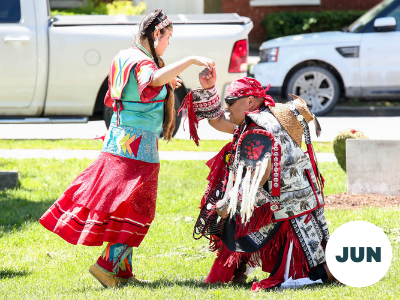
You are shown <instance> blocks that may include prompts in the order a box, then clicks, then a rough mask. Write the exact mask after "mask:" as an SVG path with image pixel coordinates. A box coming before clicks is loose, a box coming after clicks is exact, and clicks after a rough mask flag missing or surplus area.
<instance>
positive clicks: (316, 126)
mask: <svg viewBox="0 0 400 300" xmlns="http://www.w3.org/2000/svg"><path fill="white" fill-rule="evenodd" d="M313 119H314V127H315V133H316V134H317V137H319V136H320V135H321V131H322V129H321V125H320V124H319V122H318V119H317V117H316V116H315V115H313Z"/></svg>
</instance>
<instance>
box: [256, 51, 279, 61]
mask: <svg viewBox="0 0 400 300" xmlns="http://www.w3.org/2000/svg"><path fill="white" fill-rule="evenodd" d="M278 52H279V47H275V48H268V49H263V50H260V62H276V61H278Z"/></svg>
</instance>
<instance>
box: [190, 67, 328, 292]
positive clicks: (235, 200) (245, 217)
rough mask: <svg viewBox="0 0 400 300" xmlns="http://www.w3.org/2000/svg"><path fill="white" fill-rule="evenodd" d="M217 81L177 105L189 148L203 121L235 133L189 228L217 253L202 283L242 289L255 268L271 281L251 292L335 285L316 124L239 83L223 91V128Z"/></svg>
mask: <svg viewBox="0 0 400 300" xmlns="http://www.w3.org/2000/svg"><path fill="white" fill-rule="evenodd" d="M215 80H216V76H215V69H213V72H212V73H210V72H209V71H206V70H205V71H203V73H202V74H201V75H200V82H201V85H202V87H203V89H198V90H195V91H192V93H191V95H188V97H187V98H186V102H185V103H184V104H183V107H184V108H187V109H188V116H189V123H190V124H191V125H192V126H191V127H190V129H191V136H192V137H193V138H194V140H195V141H198V137H197V134H196V125H197V122H198V121H199V120H201V119H204V118H207V119H208V120H209V123H210V124H211V125H212V126H213V127H214V128H216V129H218V130H220V131H223V132H227V133H233V141H232V142H231V143H229V144H227V145H226V146H225V147H224V148H223V149H222V150H221V152H220V153H219V154H218V155H217V156H216V157H214V158H213V159H212V160H210V161H209V162H208V163H207V165H208V166H209V167H210V169H211V172H210V175H209V176H208V178H207V179H208V180H209V185H208V187H207V190H206V192H205V194H204V196H203V199H202V201H201V211H200V215H199V218H198V220H197V222H196V225H195V228H194V235H193V236H194V237H195V238H196V239H197V238H201V237H203V236H204V237H207V238H209V239H210V243H211V247H212V249H213V250H215V251H216V252H217V258H216V259H215V262H214V264H213V266H212V268H211V271H210V274H209V275H208V277H207V278H206V280H205V282H206V283H214V282H230V281H233V282H237V283H241V282H245V281H246V279H247V275H248V273H249V272H250V271H251V269H252V268H254V267H257V266H262V270H263V271H265V272H268V273H270V276H269V277H268V278H266V279H264V280H262V281H261V282H256V283H254V284H253V287H252V290H253V291H258V290H260V289H268V288H272V287H276V286H280V285H282V286H301V285H303V284H313V283H316V282H322V281H332V280H334V278H333V276H332V275H331V274H330V272H329V270H328V268H327V267H326V264H325V246H326V243H327V241H328V239H329V232H328V227H327V223H326V220H325V215H324V208H323V206H324V200H323V193H322V189H323V186H324V181H323V178H322V176H321V174H320V173H319V171H318V167H317V163H316V161H315V159H314V152H313V149H312V145H311V141H310V134H309V129H308V124H307V123H308V122H309V121H310V120H312V119H315V116H313V115H312V114H311V113H310V112H309V110H308V108H307V106H306V104H305V102H304V101H303V100H302V99H300V98H299V97H297V96H293V97H294V98H295V100H294V101H291V102H289V103H288V104H285V105H283V104H275V103H274V101H273V99H272V98H271V97H270V96H268V95H266V91H265V90H264V89H263V87H262V86H261V84H260V83H259V82H258V81H257V80H255V79H253V78H248V77H244V78H241V79H238V80H235V81H234V82H233V83H232V84H231V85H230V86H229V88H228V90H227V93H226V94H227V95H226V97H225V103H226V106H227V111H228V113H229V120H228V119H226V118H225V115H224V114H223V112H222V109H221V102H220V100H219V96H218V94H217V91H216V89H215V86H214V84H215ZM267 90H268V88H267ZM217 112H218V113H217ZM316 128H317V129H318V130H320V128H319V127H318V126H317V127H316ZM303 133H304V136H305V142H306V144H307V149H308V151H307V152H306V153H304V152H303V151H302V150H301V142H302V136H303ZM321 280H322V281H321Z"/></svg>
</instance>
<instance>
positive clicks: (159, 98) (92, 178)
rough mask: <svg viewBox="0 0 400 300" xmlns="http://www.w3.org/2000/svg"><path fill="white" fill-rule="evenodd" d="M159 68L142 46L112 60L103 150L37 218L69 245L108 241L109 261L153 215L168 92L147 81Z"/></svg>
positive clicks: (137, 239) (133, 243)
mask: <svg viewBox="0 0 400 300" xmlns="http://www.w3.org/2000/svg"><path fill="white" fill-rule="evenodd" d="M157 69H158V67H157V65H156V64H155V63H154V61H153V60H152V56H151V55H150V54H149V53H148V52H147V51H146V50H145V49H144V48H143V47H141V46H140V45H135V46H132V47H131V48H129V49H127V50H122V51H120V52H119V53H118V54H117V56H116V57H115V58H114V59H113V61H112V63H111V67H110V74H109V92H108V93H107V96H106V99H105V103H106V105H108V106H110V103H113V107H114V114H113V117H112V119H111V124H110V128H109V130H108V132H107V135H106V137H105V140H104V143H103V147H102V150H101V153H100V155H99V157H98V158H97V159H96V160H95V161H94V162H93V163H92V164H91V165H90V166H89V167H88V168H87V169H86V170H84V171H83V172H82V173H81V174H80V175H79V176H78V177H77V178H76V179H75V180H74V181H73V182H72V183H71V185H70V186H69V187H68V188H67V190H66V191H65V192H64V194H63V195H62V196H61V197H60V198H59V199H58V200H57V201H56V202H55V203H54V204H53V205H52V206H51V207H50V208H49V209H48V210H47V211H46V212H45V213H44V215H43V216H42V217H41V218H40V220H39V221H40V223H41V224H42V225H43V226H44V227H45V228H47V229H48V230H50V231H52V232H54V233H56V234H58V235H59V236H60V237H62V238H63V239H64V240H66V241H67V242H69V243H71V244H75V245H76V244H82V245H87V246H101V245H102V244H103V242H110V244H109V246H108V247H107V248H106V250H105V252H106V253H103V254H104V255H102V256H103V257H107V260H108V258H109V256H110V255H111V256H112V253H111V254H110V248H111V250H112V248H113V247H114V248H115V247H116V246H118V247H119V248H120V249H119V250H118V251H117V252H118V253H120V252H121V251H122V252H124V253H125V254H124V257H123V258H122V260H123V259H124V258H126V257H127V256H128V254H129V253H131V247H138V246H139V245H140V243H141V242H142V240H143V238H144V237H145V235H146V234H147V232H148V230H149V227H150V224H151V222H152V221H153V219H154V216H155V208H156V196H157V182H158V173H159V168H160V163H159V157H158V137H159V135H160V132H161V130H162V124H163V120H164V101H165V99H167V97H168V91H167V88H166V86H160V87H151V86H149V83H150V82H151V81H152V80H153V76H154V73H155V71H156V70H157ZM116 243H117V244H116ZM121 247H122V248H123V249H122V248H121ZM114 250H115V249H114ZM111 252H112V251H111ZM117 256H120V255H117ZM100 258H101V257H100ZM110 261H111V258H110ZM114 263H115V262H113V264H114ZM129 263H130V262H129ZM116 267H118V266H113V268H114V269H115V268H116ZM104 269H106V270H107V271H110V270H109V269H110V268H107V267H104ZM117 270H118V268H116V269H115V270H113V272H114V271H117ZM128 277H129V276H128Z"/></svg>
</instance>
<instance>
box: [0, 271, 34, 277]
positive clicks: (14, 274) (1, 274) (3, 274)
mask: <svg viewBox="0 0 400 300" xmlns="http://www.w3.org/2000/svg"><path fill="white" fill-rule="evenodd" d="M30 274H31V273H30V272H27V271H16V270H0V279H6V278H15V277H22V276H28V275H30Z"/></svg>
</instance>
